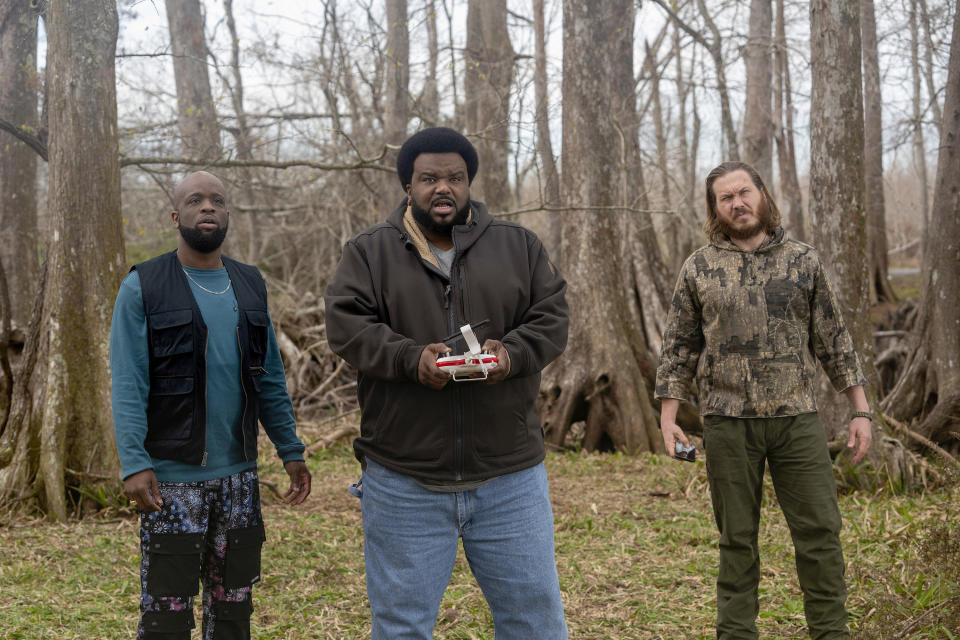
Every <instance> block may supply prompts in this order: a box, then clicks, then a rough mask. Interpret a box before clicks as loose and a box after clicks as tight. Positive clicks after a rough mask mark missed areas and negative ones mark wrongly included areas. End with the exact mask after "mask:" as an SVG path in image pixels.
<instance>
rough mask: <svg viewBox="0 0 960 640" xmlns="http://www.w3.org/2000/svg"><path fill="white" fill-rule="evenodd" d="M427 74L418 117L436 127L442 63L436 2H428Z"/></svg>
mask: <svg viewBox="0 0 960 640" xmlns="http://www.w3.org/2000/svg"><path fill="white" fill-rule="evenodd" d="M425 11H426V14H427V15H426V27H427V51H428V52H429V54H428V56H427V73H426V74H425V75H424V78H423V91H422V92H421V94H420V98H419V99H418V100H417V108H418V113H417V115H419V116H420V119H421V120H422V121H423V123H424V124H425V125H427V126H428V127H435V126H437V124H438V123H439V121H440V95H439V93H438V90H437V66H438V65H439V62H440V44H439V38H438V36H437V7H436V2H435V0H427V2H426V6H425Z"/></svg>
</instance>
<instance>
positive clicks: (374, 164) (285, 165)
mask: <svg viewBox="0 0 960 640" xmlns="http://www.w3.org/2000/svg"><path fill="white" fill-rule="evenodd" d="M382 157H383V154H381V155H380V157H378V158H366V159H361V160H358V161H357V162H354V163H350V164H337V163H326V162H314V161H312V160H285V161H272V160H230V159H219V160H214V159H209V158H184V157H176V156H172V157H161V156H156V157H147V156H140V157H138V156H132V157H126V156H120V166H121V167H129V166H140V167H143V166H150V165H158V164H178V165H184V166H189V167H221V168H226V167H262V168H267V169H290V168H293V167H308V168H310V169H320V170H322V171H355V170H357V169H373V170H376V171H385V172H388V173H392V172H395V171H396V168H394V167H387V166H385V165H382V164H378V162H379V160H380V158H382Z"/></svg>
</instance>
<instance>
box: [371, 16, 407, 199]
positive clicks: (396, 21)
mask: <svg viewBox="0 0 960 640" xmlns="http://www.w3.org/2000/svg"><path fill="white" fill-rule="evenodd" d="M384 69H385V73H384V76H385V81H386V105H385V106H386V111H387V117H386V119H385V122H384V132H383V139H384V142H386V143H387V144H388V145H391V146H396V147H397V148H399V147H400V145H402V144H403V141H404V140H406V139H407V122H409V120H410V100H409V92H410V33H409V30H408V29H407V0H387V50H386V55H385V59H384ZM383 161H384V164H386V165H387V166H393V165H395V164H396V162H397V151H395V150H389V151H387V153H386V154H385V155H384V158H383ZM380 183H381V185H380V198H379V199H380V203H379V206H378V207H377V209H378V210H379V211H393V209H394V208H395V207H396V206H397V203H399V202H400V200H401V199H402V198H403V192H402V191H401V190H400V188H399V185H398V183H397V177H396V175H395V174H393V173H385V174H383V175H382V176H381V177H380Z"/></svg>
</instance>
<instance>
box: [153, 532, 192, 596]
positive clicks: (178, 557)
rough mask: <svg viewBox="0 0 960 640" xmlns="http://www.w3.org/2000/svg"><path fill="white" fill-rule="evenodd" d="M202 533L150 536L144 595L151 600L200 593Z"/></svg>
mask: <svg viewBox="0 0 960 640" xmlns="http://www.w3.org/2000/svg"><path fill="white" fill-rule="evenodd" d="M202 550H203V534H200V533H160V534H156V533H155V534H153V535H151V536H150V542H148V543H147V553H148V554H149V558H150V564H149V566H148V568H147V593H149V594H150V595H151V596H154V597H164V596H173V597H177V598H187V597H190V596H195V595H197V593H198V592H199V591H200V589H199V584H200V554H201V552H202Z"/></svg>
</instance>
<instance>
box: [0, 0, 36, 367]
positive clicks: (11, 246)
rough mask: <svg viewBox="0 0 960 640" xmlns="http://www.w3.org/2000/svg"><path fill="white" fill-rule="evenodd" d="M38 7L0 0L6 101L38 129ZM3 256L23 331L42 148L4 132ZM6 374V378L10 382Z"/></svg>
mask: <svg viewBox="0 0 960 640" xmlns="http://www.w3.org/2000/svg"><path fill="white" fill-rule="evenodd" d="M39 83H40V79H39V76H38V75H37V13H36V10H35V9H34V8H31V6H30V3H27V2H20V1H16V0H0V105H3V106H2V109H3V115H4V117H5V118H7V119H9V120H10V121H11V122H12V123H13V124H14V125H15V126H16V127H17V128H20V129H24V130H26V131H29V132H33V133H36V132H37V129H38V119H37V86H38V85H39ZM0 149H2V153H0V261H2V263H3V268H4V271H5V274H6V276H7V278H6V279H7V284H8V297H9V305H10V306H9V308H8V309H6V311H7V312H8V314H9V318H10V321H11V328H12V329H13V330H19V331H22V330H23V329H24V327H25V326H26V323H27V320H28V319H29V313H30V308H31V306H32V302H33V298H34V296H35V295H36V293H37V290H38V289H37V276H38V274H39V267H40V258H39V255H40V252H39V247H38V238H37V184H36V182H37V154H36V152H34V150H33V149H31V148H30V147H28V146H27V145H26V144H24V143H23V142H21V141H20V140H17V139H16V138H14V137H13V136H11V135H10V134H7V133H0ZM10 383H11V381H10V380H4V381H3V382H2V384H5V385H7V384H10Z"/></svg>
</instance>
